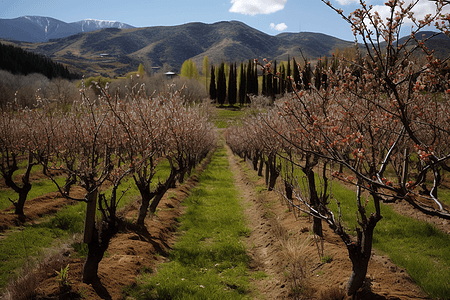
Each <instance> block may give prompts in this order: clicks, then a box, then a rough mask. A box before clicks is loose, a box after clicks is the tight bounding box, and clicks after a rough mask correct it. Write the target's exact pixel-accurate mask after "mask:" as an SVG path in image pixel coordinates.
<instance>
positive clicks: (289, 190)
mask: <svg viewBox="0 0 450 300" xmlns="http://www.w3.org/2000/svg"><path fill="white" fill-rule="evenodd" d="M284 189H285V190H286V198H287V199H289V200H292V185H291V184H290V183H289V182H287V181H285V182H284Z"/></svg>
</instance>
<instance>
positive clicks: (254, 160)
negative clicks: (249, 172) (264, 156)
mask: <svg viewBox="0 0 450 300" xmlns="http://www.w3.org/2000/svg"><path fill="white" fill-rule="evenodd" d="M259 156H260V155H259V153H258V151H256V152H255V154H254V155H253V158H252V165H253V170H254V171H257V170H258V160H259Z"/></svg>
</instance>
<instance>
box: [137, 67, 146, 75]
mask: <svg viewBox="0 0 450 300" xmlns="http://www.w3.org/2000/svg"><path fill="white" fill-rule="evenodd" d="M137 72H138V74H139V77H141V78H142V77H143V76H144V74H145V71H144V65H142V64H139V67H138V71H137Z"/></svg>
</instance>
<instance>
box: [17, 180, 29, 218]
mask: <svg viewBox="0 0 450 300" xmlns="http://www.w3.org/2000/svg"><path fill="white" fill-rule="evenodd" d="M30 190H31V184H29V183H28V184H25V185H24V186H23V187H22V188H20V191H19V200H18V201H17V202H14V206H15V211H14V214H16V215H20V216H23V215H24V211H23V207H24V206H25V201H26V200H27V196H28V192H29V191H30Z"/></svg>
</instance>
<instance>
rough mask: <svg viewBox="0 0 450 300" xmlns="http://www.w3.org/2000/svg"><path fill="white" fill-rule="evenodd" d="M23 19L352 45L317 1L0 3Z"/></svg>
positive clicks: (3, 11)
mask: <svg viewBox="0 0 450 300" xmlns="http://www.w3.org/2000/svg"><path fill="white" fill-rule="evenodd" d="M385 1H386V0H383V1H380V0H368V1H367V3H369V4H373V5H374V6H375V7H378V6H377V5H381V6H380V11H381V12H382V10H383V9H382V4H383V3H384V2H385ZM406 1H411V0H406ZM330 2H331V3H332V4H334V5H335V6H336V7H338V8H342V9H343V10H344V12H345V14H346V15H348V13H350V12H351V11H353V10H355V8H357V7H358V5H357V4H356V3H355V2H356V1H355V0H330ZM430 9H432V4H431V2H429V1H427V0H420V5H419V7H418V11H420V12H421V13H425V12H428V11H430ZM25 15H34V16H45V17H52V18H55V19H59V20H62V21H65V22H75V21H80V20H83V19H98V20H109V21H119V22H123V23H127V24H130V25H133V26H136V27H150V26H161V25H162V26H170V25H179V24H184V23H188V22H203V23H215V22H219V21H231V20H237V21H241V22H244V23H246V24H247V25H249V26H251V27H253V28H256V29H258V30H260V31H262V32H265V33H267V34H270V35H276V34H278V33H280V32H299V31H307V32H320V33H324V34H328V35H331V36H335V37H338V38H341V39H344V40H353V35H352V33H351V30H350V26H349V25H348V24H347V23H346V22H345V21H344V20H342V19H341V18H340V17H339V16H338V15H337V14H336V13H335V12H334V11H332V10H331V9H330V8H328V7H327V6H326V5H325V4H324V3H322V2H321V1H320V0H132V1H131V0H107V1H106V0H89V1H88V0H77V1H73V0H0V18H2V19H12V18H16V17H20V16H25Z"/></svg>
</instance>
